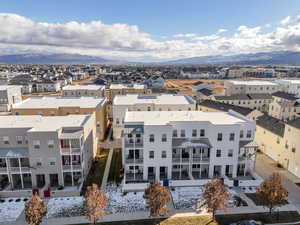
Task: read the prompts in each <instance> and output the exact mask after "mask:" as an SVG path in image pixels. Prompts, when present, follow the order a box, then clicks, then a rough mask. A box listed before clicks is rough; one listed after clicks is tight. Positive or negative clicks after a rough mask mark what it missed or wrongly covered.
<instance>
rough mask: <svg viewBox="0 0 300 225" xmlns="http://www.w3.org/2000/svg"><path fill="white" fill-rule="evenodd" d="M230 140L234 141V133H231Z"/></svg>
mask: <svg viewBox="0 0 300 225" xmlns="http://www.w3.org/2000/svg"><path fill="white" fill-rule="evenodd" d="M229 141H234V133H230V136H229Z"/></svg>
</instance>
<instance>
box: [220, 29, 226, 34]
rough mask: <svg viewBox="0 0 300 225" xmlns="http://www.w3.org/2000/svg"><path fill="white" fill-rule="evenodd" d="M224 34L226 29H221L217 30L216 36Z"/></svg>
mask: <svg viewBox="0 0 300 225" xmlns="http://www.w3.org/2000/svg"><path fill="white" fill-rule="evenodd" d="M224 32H227V29H223V28H221V29H219V30H218V34H221V33H224Z"/></svg>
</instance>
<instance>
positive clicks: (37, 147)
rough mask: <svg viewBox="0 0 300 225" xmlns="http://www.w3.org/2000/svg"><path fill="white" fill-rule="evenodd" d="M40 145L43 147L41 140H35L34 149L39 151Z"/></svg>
mask: <svg viewBox="0 0 300 225" xmlns="http://www.w3.org/2000/svg"><path fill="white" fill-rule="evenodd" d="M40 145H41V143H40V141H39V140H33V148H34V149H39V148H40Z"/></svg>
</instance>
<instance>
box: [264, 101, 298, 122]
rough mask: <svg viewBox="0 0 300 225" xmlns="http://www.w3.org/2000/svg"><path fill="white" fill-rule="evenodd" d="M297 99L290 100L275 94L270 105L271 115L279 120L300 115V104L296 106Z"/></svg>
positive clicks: (292, 118) (290, 118)
mask: <svg viewBox="0 0 300 225" xmlns="http://www.w3.org/2000/svg"><path fill="white" fill-rule="evenodd" d="M295 103H296V101H289V100H286V99H283V98H279V97H276V96H273V102H272V103H271V104H270V106H269V115H270V116H272V117H275V118H277V119H279V120H294V119H296V118H298V117H299V113H300V106H295Z"/></svg>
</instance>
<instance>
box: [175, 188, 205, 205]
mask: <svg viewBox="0 0 300 225" xmlns="http://www.w3.org/2000/svg"><path fill="white" fill-rule="evenodd" d="M171 194H172V197H173V201H174V206H175V208H176V209H190V208H193V209H196V203H197V201H198V200H199V199H201V198H202V190H201V188H200V187H177V188H175V190H174V191H171Z"/></svg>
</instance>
